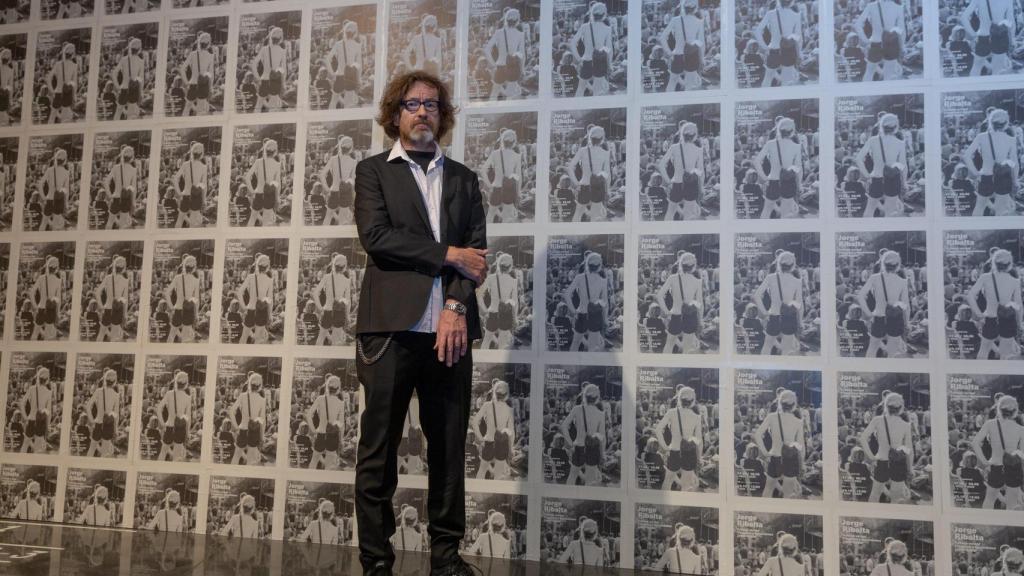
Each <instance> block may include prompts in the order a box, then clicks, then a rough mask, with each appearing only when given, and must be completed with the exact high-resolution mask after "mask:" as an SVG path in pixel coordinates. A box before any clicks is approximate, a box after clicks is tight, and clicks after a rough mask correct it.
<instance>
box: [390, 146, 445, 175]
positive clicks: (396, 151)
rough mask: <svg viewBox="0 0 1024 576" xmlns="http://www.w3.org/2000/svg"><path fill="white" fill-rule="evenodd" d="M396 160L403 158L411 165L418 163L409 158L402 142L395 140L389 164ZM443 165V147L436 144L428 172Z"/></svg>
mask: <svg viewBox="0 0 1024 576" xmlns="http://www.w3.org/2000/svg"><path fill="white" fill-rule="evenodd" d="M395 158H401V159H402V160H405V161H406V162H409V163H410V164H415V163H416V162H415V161H414V160H413V159H412V158H410V157H409V154H407V153H406V152H405V148H404V147H403V146H402V141H401V140H395V143H394V145H393V146H391V153H390V154H388V162H391V161H392V160H394V159H395ZM443 163H444V154H443V153H442V152H441V147H440V146H439V145H438V144H437V142H434V157H433V158H431V160H430V164H429V165H428V166H427V170H428V171H429V170H430V169H431V168H433V167H434V165H435V164H443Z"/></svg>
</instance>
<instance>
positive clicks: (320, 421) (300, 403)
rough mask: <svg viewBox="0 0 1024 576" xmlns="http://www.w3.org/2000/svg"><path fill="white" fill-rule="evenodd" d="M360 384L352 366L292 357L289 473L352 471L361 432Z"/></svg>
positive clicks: (333, 360) (351, 363)
mask: <svg viewBox="0 0 1024 576" xmlns="http://www.w3.org/2000/svg"><path fill="white" fill-rule="evenodd" d="M358 414H359V380H358V379H357V378H356V366H355V363H354V361H352V360H348V359H337V358H296V359H295V365H294V370H293V372H292V404H291V417H290V421H291V424H290V426H289V431H290V434H291V437H290V439H289V443H288V460H289V466H291V467H292V468H306V469H309V470H353V469H354V468H355V461H356V437H357V435H358V434H357V433H358V431H359V421H358Z"/></svg>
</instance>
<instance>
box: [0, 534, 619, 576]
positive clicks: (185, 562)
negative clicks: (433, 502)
mask: <svg viewBox="0 0 1024 576" xmlns="http://www.w3.org/2000/svg"><path fill="white" fill-rule="evenodd" d="M467 561H470V562H472V563H473V564H475V565H476V566H478V567H479V568H480V569H481V571H482V572H483V574H484V575H485V576H539V575H541V574H543V575H544V576H548V575H552V576H558V575H560V574H564V575H566V576H569V575H570V574H571V575H573V576H581V575H583V576H591V575H593V576H598V575H607V576H613V575H614V576H617V575H626V574H639V573H635V572H633V571H632V570H614V569H601V568H587V569H582V568H580V567H572V566H563V565H557V564H543V565H541V564H539V563H537V562H525V561H520V562H507V561H500V560H490V559H485V558H477V557H472V558H467ZM394 573H395V574H402V575H408V576H413V575H423V576H428V575H429V574H430V568H429V559H428V557H427V555H425V554H419V553H412V552H409V553H404V554H400V555H399V556H398V560H397V562H396V563H395V566H394ZM0 574H19V575H25V576H28V575H31V576H57V575H60V576H79V575H90V576H92V575H96V576H100V575H102V576H129V575H130V576H144V575H145V576H148V575H161V576H175V575H187V576H235V575H239V576H242V575H244V576H248V575H253V576H278V575H281V574H286V575H287V576H314V575H326V574H344V575H352V576H358V575H359V574H361V569H360V567H359V560H358V555H357V550H356V549H355V548H353V547H348V546H330V545H319V544H301V543H295V542H281V541H278V540H273V541H267V540H248V539H237V538H236V539H228V538H223V537H219V536H204V535H182V534H168V533H157V532H136V531H133V530H104V529H91V528H80V527H73V526H66V525H56V524H26V523H19V522H6V521H0Z"/></svg>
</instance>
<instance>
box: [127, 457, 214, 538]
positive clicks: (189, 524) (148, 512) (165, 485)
mask: <svg viewBox="0 0 1024 576" xmlns="http://www.w3.org/2000/svg"><path fill="white" fill-rule="evenodd" d="M198 506H199V476H196V475H195V474H165V473H160V472H139V475H138V477H137V479H136V482H135V525H134V527H135V529H136V530H140V531H141V530H146V531H152V532H178V533H181V532H185V533H189V534H191V533H193V532H195V531H196V514H197V513H198Z"/></svg>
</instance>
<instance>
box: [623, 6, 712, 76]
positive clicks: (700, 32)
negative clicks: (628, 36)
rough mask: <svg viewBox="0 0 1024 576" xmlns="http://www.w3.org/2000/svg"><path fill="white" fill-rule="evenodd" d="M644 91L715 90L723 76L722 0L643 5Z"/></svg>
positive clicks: (642, 49)
mask: <svg viewBox="0 0 1024 576" xmlns="http://www.w3.org/2000/svg"><path fill="white" fill-rule="evenodd" d="M641 14H642V16H641V23H642V30H641V32H642V36H641V39H640V48H641V51H642V54H643V58H644V61H643V69H642V71H641V74H642V76H643V86H644V92H645V93H651V92H692V91H695V90H714V89H716V88H718V87H719V86H720V84H721V79H722V16H723V10H722V3H721V1H720V0H704V1H700V0H685V1H683V2H677V3H674V4H666V3H664V2H660V1H658V0H644V2H643V4H642V5H641Z"/></svg>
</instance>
